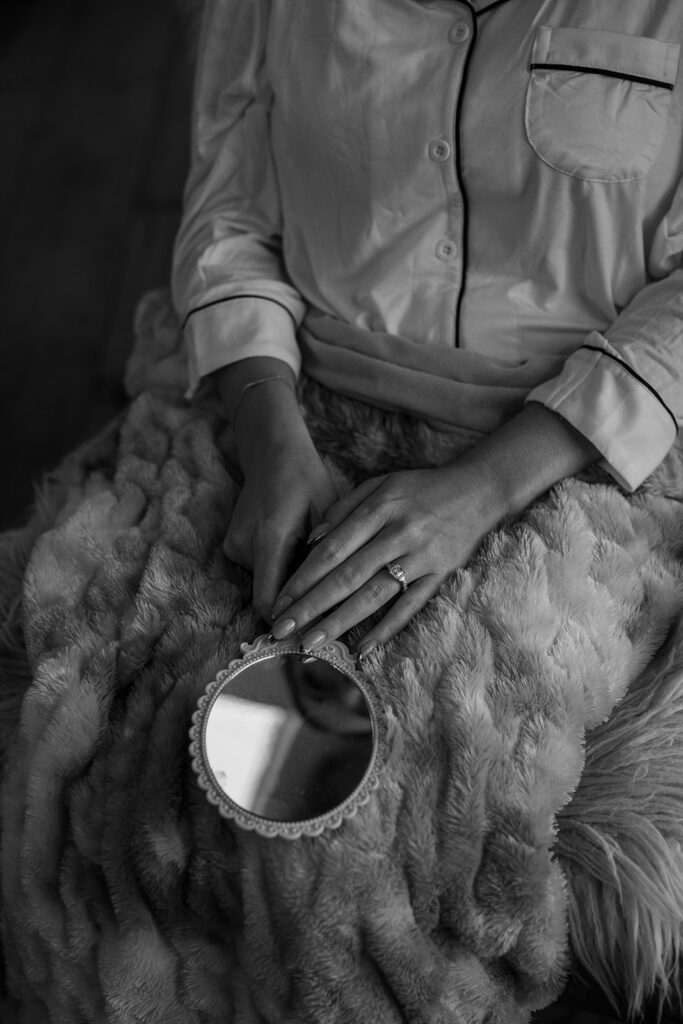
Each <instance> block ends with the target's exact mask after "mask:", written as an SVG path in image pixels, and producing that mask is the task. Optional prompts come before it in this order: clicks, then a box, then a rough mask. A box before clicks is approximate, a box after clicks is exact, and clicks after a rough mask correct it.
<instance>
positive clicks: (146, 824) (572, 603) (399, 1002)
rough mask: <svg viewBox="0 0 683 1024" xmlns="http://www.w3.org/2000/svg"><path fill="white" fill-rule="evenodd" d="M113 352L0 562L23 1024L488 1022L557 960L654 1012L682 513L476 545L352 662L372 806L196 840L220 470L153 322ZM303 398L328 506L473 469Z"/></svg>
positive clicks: (527, 520) (671, 806)
mask: <svg viewBox="0 0 683 1024" xmlns="http://www.w3.org/2000/svg"><path fill="white" fill-rule="evenodd" d="M138 330H139V333H140V344H139V346H138V350H137V352H136V354H135V356H134V358H133V359H132V360H131V364H130V367H129V374H128V386H129V388H130V389H131V392H132V393H135V394H138V397H137V398H136V400H135V401H134V403H133V404H132V406H131V408H130V410H129V411H128V413H127V414H126V416H125V417H124V419H123V422H122V423H121V424H120V427H119V426H117V427H115V428H114V429H113V430H112V431H110V432H109V433H108V434H106V435H105V436H104V437H102V438H100V439H98V441H97V443H96V444H95V445H93V446H92V447H91V448H87V449H85V450H84V451H83V452H81V453H79V454H78V455H77V456H75V457H74V459H72V460H71V463H70V464H69V466H68V467H67V471H66V472H65V474H64V476H63V478H62V480H63V483H62V484H61V485H60V486H61V493H60V494H59V495H58V498H57V499H55V502H54V504H55V505H56V506H57V507H56V508H50V506H49V503H48V505H47V506H46V507H45V508H44V509H43V512H42V518H41V519H39V520H38V521H37V525H36V523H34V524H33V525H32V526H30V527H29V528H28V532H27V533H25V535H24V536H23V538H19V539H18V538H17V537H15V538H13V540H14V544H13V545H12V546H13V548H14V551H15V557H11V556H9V554H8V547H9V545H5V546H4V548H3V549H2V550H4V554H5V557H6V560H7V562H8V567H7V573H6V583H5V589H4V595H5V598H4V599H5V600H6V601H7V603H8V606H11V608H15V607H16V595H17V586H18V582H19V579H20V577H22V576H23V578H24V592H23V629H24V639H23V640H22V639H21V637H18V636H17V634H16V631H15V630H13V629H12V625H11V624H12V622H14V623H15V624H16V615H15V616H14V617H13V618H11V619H10V620H8V621H9V622H10V625H9V627H8V631H7V633H6V636H5V646H6V649H8V650H10V652H12V651H13V652H14V653H13V654H11V656H10V658H9V661H8V662H6V664H5V674H4V683H3V686H6V687H8V689H6V690H4V692H5V693H6V694H8V698H7V700H6V702H5V729H6V732H7V733H10V732H11V734H12V737H11V743H10V749H9V753H8V757H7V761H6V770H5V777H4V782H3V790H2V826H3V834H2V871H3V931H4V941H5V956H6V961H7V966H8V972H9V979H10V984H11V987H12V990H13V991H14V993H15V994H16V995H17V996H18V997H19V998H20V999H21V1001H22V1005H23V1009H22V1015H21V1020H23V1021H26V1022H30V1024H40V1022H41V1021H47V1020H48V1019H49V1020H51V1021H54V1022H64V1024H66V1022H68V1024H76V1022H79V1021H83V1022H88V1024H99V1022H105V1021H107V1022H108V1024H111V1022H121V1024H124V1022H125V1024H128V1022H130V1021H132V1020H141V1021H145V1024H156V1022H162V1021H163V1022H164V1024H173V1022H186V1021H197V1022H199V1021H200V1020H201V1021H209V1022H214V1021H215V1022H216V1024H218V1022H221V1024H225V1022H226V1021H230V1022H232V1021H234V1022H236V1024H237V1022H242V1021H248V1022H250V1021H255V1022H256V1021H261V1022H262V1021H267V1022H272V1024H275V1022H278V1024H282V1022H292V1024H294V1022H297V1024H301V1022H306V1024H308V1022H310V1024H332V1022H334V1024H342V1022H349V1024H351V1022H353V1024H357V1022H358V1021H366V1020H375V1021H378V1022H381V1024H389V1022H399V1021H408V1022H416V1024H417V1022H420V1024H422V1022H430V1024H431V1022H434V1024H436V1022H441V1021H443V1022H445V1021H448V1022H454V1024H459V1022H463V1024H464V1022H467V1024H475V1022H484V1021H487V1022H489V1024H514V1022H523V1021H527V1020H528V1018H529V1014H530V1011H531V1009H532V1008H533V1007H535V1006H540V1005H543V1004H544V1003H547V1002H548V1001H550V999H551V998H552V997H553V995H554V994H556V993H557V992H558V991H559V989H560V988H561V986H562V983H563V979H564V976H565V972H566V970H567V969H568V968H569V967H570V966H571V964H572V952H573V957H574V960H575V961H576V963H577V964H578V965H579V966H580V967H582V968H583V970H584V971H585V972H586V973H588V974H589V975H590V976H591V977H595V978H597V979H598V980H600V981H601V982H602V983H603V985H604V986H605V988H606V990H607V991H611V992H612V993H613V994H614V995H615V997H616V998H618V999H619V1000H620V1001H623V1000H626V1001H627V1002H630V1003H631V1004H632V1005H633V1006H635V1005H637V1004H638V1002H639V1001H640V999H641V998H642V996H643V995H644V994H645V993H647V992H648V991H650V990H651V989H652V987H653V986H654V985H655V984H661V983H664V984H666V983H667V982H668V979H669V976H670V974H671V970H672V968H673V967H674V965H675V962H676V958H677V955H678V943H679V936H680V924H681V916H682V913H683V886H682V885H681V875H682V873H683V859H682V857H681V847H680V843H681V840H682V838H683V836H682V833H683V824H682V820H683V815H681V807H682V806H683V804H682V799H683V749H682V747H683V745H682V744H681V743H680V739H679V737H680V731H681V722H682V721H683V718H682V717H681V715H682V713H683V678H682V673H681V657H682V654H681V651H682V647H681V635H680V632H677V624H678V623H679V621H680V616H681V610H682V608H683V588H682V582H681V581H682V565H681V535H682V531H681V522H682V518H681V507H680V505H679V504H678V503H677V502H675V501H672V500H671V499H669V498H667V497H665V496H662V494H661V493H660V494H656V493H647V492H644V493H641V494H639V495H636V496H634V497H630V498H626V497H625V496H624V495H622V494H621V493H620V492H619V491H618V489H617V488H616V487H614V486H613V485H611V484H609V483H606V482H604V481H599V480H598V481H594V482H591V481H589V480H573V481H568V482H566V483H564V484H563V485H561V486H559V487H557V488H555V489H553V491H552V492H550V494H549V495H548V496H547V497H546V498H545V499H544V500H542V501H540V502H538V503H536V505H535V506H534V507H533V508H532V509H530V510H529V511H528V512H527V513H526V514H525V515H524V516H523V517H521V519H520V520H519V521H518V522H516V523H510V524H507V526H506V527H505V528H502V529H501V530H499V531H497V532H496V533H495V534H494V535H492V536H491V537H490V538H489V540H488V541H487V542H486V543H485V545H484V546H483V547H482V549H481V551H480V552H479V553H478V555H477V556H476V557H475V558H474V559H473V561H472V563H471V565H470V566H468V567H467V569H465V570H462V571H461V572H458V573H457V574H456V575H455V576H454V578H453V579H452V580H451V581H449V582H448V583H447V584H446V585H444V587H443V588H442V589H441V591H440V593H439V595H438V596H437V597H436V598H435V599H434V600H433V601H432V602H430V604H429V605H428V607H427V608H426V609H425V610H424V611H423V612H422V613H421V614H420V615H419V616H417V617H416V619H415V620H414V622H413V624H412V625H411V627H410V628H409V629H408V630H406V631H404V633H403V634H402V635H401V636H400V637H399V638H398V639H397V640H396V641H395V642H394V643H392V644H391V645H389V646H388V647H387V648H386V649H384V650H383V651H381V652H379V653H378V654H377V655H376V656H375V657H374V658H373V659H372V661H371V663H370V666H369V668H368V672H369V674H370V676H371V678H372V680H373V683H374V685H375V686H376V689H377V692H378V694H379V695H380V698H381V700H382V703H383V705H384V709H385V715H386V720H387V723H388V730H389V737H390V743H389V756H388V758H387V761H386V764H385V765H384V767H383V771H382V783H381V786H380V788H379V790H378V792H377V794H376V796H375V798H374V799H373V800H372V801H371V803H370V804H369V805H368V807H367V808H366V809H365V810H364V811H362V812H361V813H360V814H359V816H358V817H357V818H355V819H353V820H352V821H349V822H347V823H345V825H344V826H343V827H342V829H340V830H339V831H338V832H336V833H332V834H329V835H326V836H322V837H320V838H318V839H315V840H301V841H298V842H296V843H287V842H285V841H273V840H263V839H259V838H258V837H255V836H253V835H251V834H247V833H241V832H239V830H235V829H234V828H233V827H231V826H230V825H229V824H228V823H226V822H224V821H222V820H221V819H219V817H218V815H217V814H216V812H215V810H214V809H213V808H211V807H210V806H209V805H208V803H207V802H206V800H205V798H204V796H203V795H202V793H201V792H200V791H199V790H198V788H197V786H196V784H195V780H194V777H193V774H192V772H191V769H190V765H189V759H188V756H187V729H188V725H189V719H190V715H191V712H192V710H193V708H194V705H195V702H196V700H197V698H198V696H199V695H200V693H201V692H202V690H203V688H204V686H205V685H206V683H207V682H208V681H209V680H210V679H211V678H212V676H213V675H214V674H215V672H216V670H217V669H218V668H219V667H220V666H221V665H223V664H224V663H225V662H226V661H227V660H228V659H229V658H231V657H233V656H234V655H235V653H236V651H237V648H238V644H239V642H240V641H241V640H243V639H247V638H249V637H250V636H252V635H253V634H254V633H255V632H257V631H259V629H260V628H261V626H260V624H259V623H258V622H257V621H256V619H255V616H254V613H253V612H252V611H251V609H250V605H249V590H248V580H247V578H246V576H245V578H244V580H243V583H242V585H238V584H236V583H234V582H230V581H229V580H228V578H227V577H226V574H225V565H224V560H223V556H222V553H221V541H222V537H223V533H224V530H225V524H226V520H227V517H228V515H229V511H230V508H231V504H232V502H233V501H234V498H235V494H236V487H235V485H234V484H233V483H232V481H231V479H230V477H229V475H228V473H227V472H226V470H225V460H226V459H227V462H228V464H229V462H230V450H229V446H230V440H229V438H228V437H225V436H222V435H221V430H220V421H219V420H218V419H216V418H214V416H213V415H212V414H211V413H210V412H208V411H201V410H197V409H190V408H188V407H186V406H184V404H183V403H182V401H181V399H180V397H179V393H180V390H181V389H182V386H183V383H184V381H183V375H184V370H183V369H182V366H183V361H182V359H181V358H179V348H178V331H177V324H176V323H175V320H174V318H173V316H172V314H171V313H170V311H169V308H168V304H167V301H166V298H165V296H164V295H152V296H149V297H148V299H147V300H146V302H145V303H143V305H142V307H141V311H140V316H139V319H138ZM150 389H152V391H153V392H154V393H150ZM302 401H303V404H304V407H305V409H306V411H307V415H308V418H309V423H310V425H311V429H312V431H313V433H314V436H315V437H316V440H317V443H318V444H319V446H320V449H321V451H323V453H324V454H325V456H326V458H328V459H329V460H330V464H331V465H333V466H334V471H335V472H336V473H337V474H338V477H339V479H340V481H343V480H346V481H349V482H350V481H352V480H357V479H362V478H363V477H365V476H367V475H368V474H370V473H375V472H378V471H381V470H383V469H386V468H390V467H392V466H394V465H417V464H420V465H424V464H434V463H438V462H439V461H442V460H443V459H445V458H448V457H450V456H451V455H452V454H453V453H454V452H456V451H457V450H459V449H460V448H462V447H463V446H465V445H466V444H468V443H469V441H470V438H467V437H465V436H459V435H457V434H453V435H440V434H437V433H435V432H433V431H430V430H428V429H427V428H425V427H424V425H422V424H419V423H415V422H413V421H410V420H408V419H406V418H401V417H396V416H388V415H385V414H382V413H380V412H378V411H377V410H372V409H370V408H368V407H366V406H363V405H361V404H359V403H354V402H350V401H348V400H345V399H342V398H339V397H337V396H332V395H330V394H329V393H325V392H323V391H322V390H321V389H319V388H317V387H315V386H314V385H312V384H310V383H309V384H308V385H307V386H306V387H305V388H304V391H303V394H302ZM661 489H662V488H661V486H660V487H659V490H660V491H661ZM58 508H59V511H58ZM47 526H50V527H51V528H49V529H45V527H47ZM18 540H19V542H18ZM29 550H30V557H29V559H28V565H27V568H26V572H25V573H24V572H23V571H22V570H23V561H24V560H25V558H26V556H28V555H29ZM10 634H11V636H10ZM24 652H25V653H24ZM20 665H23V666H24V667H25V666H28V668H29V671H28V672H27V671H25V670H24V671H20V670H19V668H18V666H20ZM29 679H30V683H29ZM22 695H23V701H22V704H21V710H20V715H19V714H18V699H19V697H20V696H22ZM584 741H585V744H586V748H585V749H586V762H585V767H584ZM582 770H583V775H582ZM579 780H580V781H579ZM572 794H573V796H572ZM558 815H559V817H558ZM558 823H559V833H558ZM568 929H569V931H568ZM568 939H569V943H568Z"/></svg>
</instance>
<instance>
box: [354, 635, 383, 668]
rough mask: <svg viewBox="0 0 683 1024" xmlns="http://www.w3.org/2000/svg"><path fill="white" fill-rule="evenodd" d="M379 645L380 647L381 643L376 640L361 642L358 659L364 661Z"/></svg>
mask: <svg viewBox="0 0 683 1024" xmlns="http://www.w3.org/2000/svg"><path fill="white" fill-rule="evenodd" d="M377 647H379V644H378V643H377V641H376V640H368V641H367V643H364V644H361V645H360V647H359V648H358V660H359V661H360V662H361V663H362V662H364V661H365V659H366V658H367V657H368V655H370V654H372V652H373V651H374V650H375V648H377Z"/></svg>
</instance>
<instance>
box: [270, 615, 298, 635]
mask: <svg viewBox="0 0 683 1024" xmlns="http://www.w3.org/2000/svg"><path fill="white" fill-rule="evenodd" d="M295 629H296V622H295V621H294V619H283V620H282V622H278V623H276V625H274V626H273V632H272V634H271V636H274V637H275V639H276V640H284V638H285V637H286V636H289V634H290V633H293V632H294V630H295Z"/></svg>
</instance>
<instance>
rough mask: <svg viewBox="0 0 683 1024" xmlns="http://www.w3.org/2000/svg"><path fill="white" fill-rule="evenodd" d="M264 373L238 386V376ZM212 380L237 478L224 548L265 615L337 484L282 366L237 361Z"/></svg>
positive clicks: (268, 361)
mask: <svg viewBox="0 0 683 1024" xmlns="http://www.w3.org/2000/svg"><path fill="white" fill-rule="evenodd" d="M264 378H267V380H266V381H265V382H263V383H259V384H257V385H256V386H254V387H248V388H247V389H246V390H245V383H246V384H250V383H251V382H253V381H257V380H263V379H264ZM273 378H275V379H273ZM218 386H219V392H220V393H221V394H222V396H223V398H224V401H225V404H226V409H227V410H228V413H229V414H230V413H232V419H233V427H234V430H235V439H236V444H237V455H238V459H239V464H240V469H241V470H242V474H243V477H244V483H243V486H242V489H241V491H240V493H239V496H238V498H237V502H236V504H235V507H234V509H233V514H232V517H231V519H230V523H229V526H228V531H227V534H226V538H225V542H224V545H223V549H224V551H225V554H226V555H227V557H228V558H229V559H230V560H231V561H233V562H236V563H237V564H238V565H241V566H243V567H244V568H245V569H249V570H250V571H251V572H252V573H253V580H254V583H253V604H254V607H255V608H256V610H257V611H258V612H259V614H260V615H261V616H263V618H265V619H268V620H269V621H270V616H271V610H272V607H273V602H274V600H275V595H276V594H277V592H278V590H279V589H280V587H281V586H282V584H283V582H284V580H285V578H286V575H287V572H288V571H290V570H291V562H292V556H293V555H294V554H295V552H296V550H297V547H298V546H299V545H301V544H303V541H304V540H305V538H306V536H307V535H308V533H309V532H310V530H311V528H312V527H314V526H315V525H316V524H317V523H319V522H320V521H321V518H322V515H323V513H324V512H325V510H326V509H327V508H328V507H329V506H330V504H331V503H332V502H334V501H335V500H336V499H337V497H338V493H337V488H336V486H335V484H334V481H333V480H332V477H331V476H330V474H329V472H328V470H327V469H326V468H325V466H324V464H323V463H322V461H321V459H320V456H319V455H318V453H317V451H316V449H315V447H314V445H313V442H312V440H311V437H310V434H309V433H308V428H307V427H306V424H305V422H304V419H303V417H302V415H301V412H300V410H299V405H298V402H297V399H296V395H295V392H294V378H293V374H291V371H290V370H289V368H288V367H287V366H286V365H284V364H282V363H281V362H280V361H279V360H273V359H249V360H243V361H241V362H239V363H236V364H234V365H233V366H231V367H229V368H228V369H227V370H226V371H223V373H222V376H221V378H220V379H219V381H218Z"/></svg>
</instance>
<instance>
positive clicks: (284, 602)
mask: <svg viewBox="0 0 683 1024" xmlns="http://www.w3.org/2000/svg"><path fill="white" fill-rule="evenodd" d="M293 601H294V598H292V597H289V595H288V594H283V595H282V597H278V599H277V601H276V602H275V604H274V605H273V610H272V612H271V618H272V619H277V618H278V617H279V616H280V615H282V613H283V612H286V611H287V609H288V608H289V606H290V604H292V603H293Z"/></svg>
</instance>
